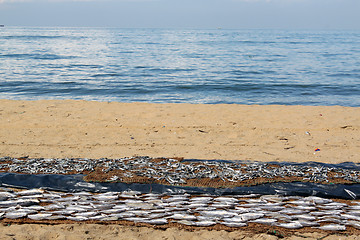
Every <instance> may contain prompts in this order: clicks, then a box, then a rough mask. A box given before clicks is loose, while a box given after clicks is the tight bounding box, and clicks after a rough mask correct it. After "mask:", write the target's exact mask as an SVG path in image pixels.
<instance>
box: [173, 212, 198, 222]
mask: <svg viewBox="0 0 360 240" xmlns="http://www.w3.org/2000/svg"><path fill="white" fill-rule="evenodd" d="M168 218H172V219H178V220H189V221H191V220H195V219H196V217H195V216H194V215H189V214H181V213H175V214H173V215H171V216H169V217H168Z"/></svg>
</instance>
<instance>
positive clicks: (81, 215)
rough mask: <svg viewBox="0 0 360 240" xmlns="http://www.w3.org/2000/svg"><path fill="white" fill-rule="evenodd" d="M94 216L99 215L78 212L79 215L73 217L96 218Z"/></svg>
mask: <svg viewBox="0 0 360 240" xmlns="http://www.w3.org/2000/svg"><path fill="white" fill-rule="evenodd" d="M96 215H99V213H98V212H79V213H75V217H78V216H80V217H87V218H88V217H93V216H96Z"/></svg>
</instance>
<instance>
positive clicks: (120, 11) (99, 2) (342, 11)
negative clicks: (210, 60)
mask: <svg viewBox="0 0 360 240" xmlns="http://www.w3.org/2000/svg"><path fill="white" fill-rule="evenodd" d="M0 24H5V25H8V26H66V27H67V26H74V27H75V26H88V27H130V28H131V27H140V28H142V27H145V28H147V27H151V28H217V27H222V28H231V29H253V28H261V29H269V28H270V29H360V0H0Z"/></svg>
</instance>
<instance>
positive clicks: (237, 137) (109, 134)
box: [0, 100, 360, 239]
mask: <svg viewBox="0 0 360 240" xmlns="http://www.w3.org/2000/svg"><path fill="white" fill-rule="evenodd" d="M316 149H317V150H318V151H315V150H316ZM359 149H360V108H351V107H341V106H332V107H314V106H276V105H272V106H259V105H235V104H229V105H222V104H219V105H202V104H149V103H116V102H109V103H108V102H87V101H74V100H47V101H13V100H0V156H1V157H4V156H11V157H23V156H29V157H32V158H37V157H44V158H66V157H69V158H78V157H81V158H121V157H131V156H150V157H183V158H185V159H204V160H210V159H222V160H251V161H289V162H306V161H317V162H326V163H341V162H359V160H360V150H359ZM0 229H1V230H0V238H1V239H115V238H116V239H150V238H152V239H249V238H252V239H277V237H276V236H275V235H269V234H266V233H251V232H244V231H234V232H226V231H211V232H210V231H207V230H203V229H202V230H199V231H193V232H191V231H188V230H184V229H176V228H174V229H173V228H170V229H167V230H165V231H164V230H158V229H152V228H145V227H125V226H114V225H86V224H67V225H42V224H25V225H17V224H11V225H8V224H3V225H1V226H0ZM25 233H26V234H25ZM254 234H255V235H254ZM328 235H329V236H328ZM284 237H285V239H303V238H304V239H305V238H306V239H360V237H358V236H351V237H349V236H341V235H336V233H333V232H330V233H329V234H326V233H301V234H300V233H299V234H293V235H292V236H284Z"/></svg>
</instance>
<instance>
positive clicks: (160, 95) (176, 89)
mask: <svg viewBox="0 0 360 240" xmlns="http://www.w3.org/2000/svg"><path fill="white" fill-rule="evenodd" d="M3 98H6V99H24V100H29V99H85V100H98V101H119V102H135V101H141V102H156V103H163V102H188V103H239V104H284V105H294V104H301V105H343V106H357V107H359V106H360V32H359V31H358V32H351V31H323V32H319V31H279V30H274V31H270V30H266V31H263V30H221V29H218V30H164V29H118V28H15V27H5V28H0V99H3Z"/></svg>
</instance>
